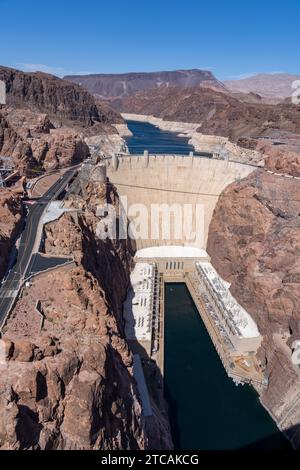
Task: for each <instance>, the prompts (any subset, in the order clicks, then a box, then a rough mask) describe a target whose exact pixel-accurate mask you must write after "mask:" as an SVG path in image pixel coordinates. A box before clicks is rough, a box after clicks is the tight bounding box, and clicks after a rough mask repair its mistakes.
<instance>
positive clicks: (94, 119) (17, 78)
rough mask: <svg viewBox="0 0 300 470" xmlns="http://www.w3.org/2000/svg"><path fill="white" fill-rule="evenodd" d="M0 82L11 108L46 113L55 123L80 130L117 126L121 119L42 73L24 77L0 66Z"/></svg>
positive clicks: (84, 94)
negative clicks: (91, 127)
mask: <svg viewBox="0 0 300 470" xmlns="http://www.w3.org/2000/svg"><path fill="white" fill-rule="evenodd" d="M0 80H3V81H4V82H5V83H6V97H7V104H8V105H10V106H13V107H14V108H22V109H23V108H27V109H31V110H32V111H36V112H38V113H47V114H48V115H49V116H51V117H52V118H55V119H56V120H57V121H58V122H61V123H64V124H68V125H70V122H72V123H73V125H74V124H78V125H81V126H85V127H87V126H91V125H92V124H93V123H107V124H109V123H114V122H115V119H119V121H117V122H121V121H122V118H121V116H120V115H119V114H118V113H116V112H114V111H112V110H110V112H109V113H107V111H108V107H107V106H106V105H103V108H102V104H101V102H98V103H97V104H96V102H95V98H94V97H93V95H91V94H90V93H88V92H87V91H86V90H84V89H83V88H82V87H81V86H79V85H75V84H74V83H71V82H68V81H67V80H62V79H60V78H58V77H55V76H53V75H48V74H46V73H42V72H36V73H25V72H21V71H19V70H15V69H11V68H8V67H1V66H0Z"/></svg>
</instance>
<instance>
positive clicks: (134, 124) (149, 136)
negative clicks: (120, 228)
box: [126, 121, 290, 450]
mask: <svg viewBox="0 0 300 470" xmlns="http://www.w3.org/2000/svg"><path fill="white" fill-rule="evenodd" d="M127 124H128V127H129V129H130V130H131V132H132V133H133V134H134V135H133V136H132V137H130V138H127V139H126V141H127V145H128V148H129V151H130V153H143V151H144V150H145V149H147V150H149V152H151V153H156V154H157V153H169V154H170V153H180V154H188V153H189V152H190V151H191V150H193V147H192V146H190V145H189V144H188V142H187V139H185V138H181V137H178V136H176V134H174V133H172V132H166V131H161V130H160V129H159V128H157V127H156V126H153V125H151V124H148V123H144V122H138V121H128V122H127ZM164 373H165V376H164V386H165V394H166V399H167V402H168V405H169V415H170V422H171V429H172V435H173V440H174V445H175V448H176V449H184V450H190V449H191V450H198V449H199V450H200V449H208V450H213V449H248V448H249V449H286V448H290V446H289V443H288V442H287V441H286V439H285V438H284V436H283V435H282V434H281V433H280V432H279V431H278V429H277V427H276V425H275V423H274V422H273V421H272V419H271V418H270V416H269V414H268V413H267V412H266V410H265V409H264V408H263V406H262V405H261V404H260V402H259V398H258V396H257V394H256V392H255V391H254V390H253V388H252V387H250V386H247V385H244V386H243V387H242V386H238V387H237V386H236V385H235V384H234V383H233V381H232V380H231V379H229V378H228V376H227V374H226V372H225V370H224V368H223V365H222V363H221V361H220V359H219V356H218V354H217V352H216V351H215V348H214V345H213V343H212V342H211V339H210V336H209V334H208V333H207V331H206V328H205V325H204V324H203V322H202V320H201V318H200V316H199V313H198V311H197V308H196V306H195V304H194V302H193V300H192V298H191V296H190V294H189V292H188V289H187V288H186V286H185V284H178V283H175V284H166V287H165V358H164Z"/></svg>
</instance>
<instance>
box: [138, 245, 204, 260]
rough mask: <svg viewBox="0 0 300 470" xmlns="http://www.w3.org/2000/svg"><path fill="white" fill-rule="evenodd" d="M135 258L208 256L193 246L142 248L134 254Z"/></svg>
mask: <svg viewBox="0 0 300 470" xmlns="http://www.w3.org/2000/svg"><path fill="white" fill-rule="evenodd" d="M135 256H136V258H208V254H207V253H206V251H205V250H202V249H201V248H196V247H194V246H179V245H178V246H177V245H165V246H150V247H148V248H142V249H141V250H138V251H137V252H136V254H135Z"/></svg>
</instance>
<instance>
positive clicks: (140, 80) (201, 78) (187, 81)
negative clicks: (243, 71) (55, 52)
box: [65, 69, 225, 98]
mask: <svg viewBox="0 0 300 470" xmlns="http://www.w3.org/2000/svg"><path fill="white" fill-rule="evenodd" d="M65 79H66V80H69V81H71V82H74V83H76V84H79V85H81V86H83V87H84V88H85V89H86V90H88V91H89V92H90V93H93V94H94V95H98V96H99V97H102V98H112V97H123V96H130V95H132V94H134V93H136V92H138V91H142V90H148V89H150V88H159V87H161V86H167V87H169V86H170V87H174V86H176V87H179V88H189V87H195V86H206V87H211V88H214V89H218V90H219V89H221V90H223V89H225V87H224V86H223V85H222V84H221V83H220V82H219V81H218V80H217V79H216V78H215V77H214V75H213V74H212V73H211V72H209V71H207V70H198V69H193V70H174V71H164V72H149V73H148V72H138V73H124V74H94V75H71V76H66V77H65Z"/></svg>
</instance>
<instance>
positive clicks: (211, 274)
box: [197, 262, 260, 338]
mask: <svg viewBox="0 0 300 470" xmlns="http://www.w3.org/2000/svg"><path fill="white" fill-rule="evenodd" d="M197 266H198V267H200V268H201V270H202V272H203V273H204V274H205V276H206V278H207V279H208V281H209V283H210V285H211V287H212V288H213V290H214V292H215V293H216V296H217V297H218V298H219V300H220V302H221V303H222V305H223V306H224V311H225V312H226V313H227V315H228V319H229V321H230V322H231V324H232V325H233V326H234V327H236V329H237V333H238V334H239V336H243V337H244V338H256V337H257V336H260V334H259V331H258V328H257V325H256V323H255V321H254V320H253V318H252V317H251V316H250V315H249V313H248V312H246V310H245V309H244V308H243V307H242V306H241V305H240V304H239V303H238V302H237V301H236V299H235V298H234V297H233V295H232V294H231V292H230V291H229V284H228V283H227V282H225V281H224V280H223V279H222V278H221V276H219V274H218V273H217V271H216V270H215V268H214V267H213V266H212V264H211V263H208V262H198V263H197Z"/></svg>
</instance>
